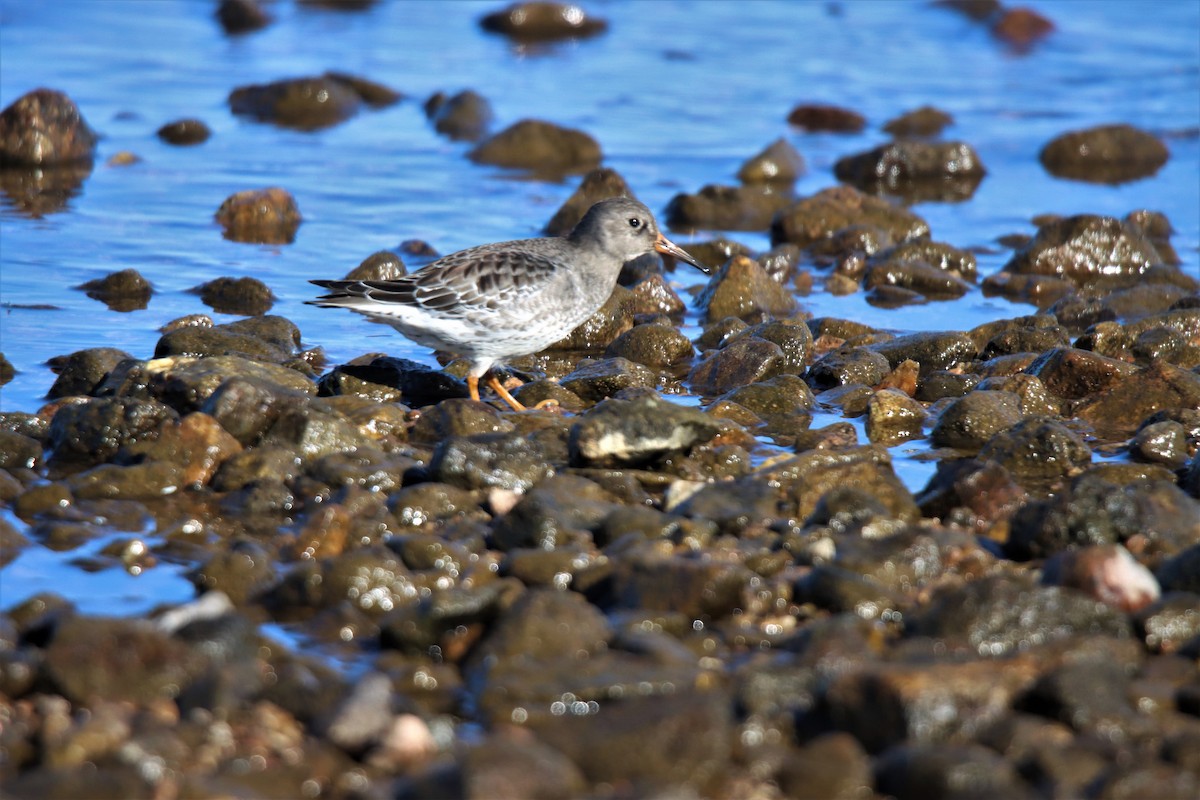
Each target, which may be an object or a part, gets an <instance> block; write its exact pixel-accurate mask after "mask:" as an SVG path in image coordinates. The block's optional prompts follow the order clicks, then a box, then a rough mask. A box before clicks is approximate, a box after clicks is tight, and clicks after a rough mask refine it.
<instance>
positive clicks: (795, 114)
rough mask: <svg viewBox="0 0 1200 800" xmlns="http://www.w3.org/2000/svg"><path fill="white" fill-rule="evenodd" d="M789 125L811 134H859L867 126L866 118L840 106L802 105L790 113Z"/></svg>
mask: <svg viewBox="0 0 1200 800" xmlns="http://www.w3.org/2000/svg"><path fill="white" fill-rule="evenodd" d="M787 121H788V124H789V125H794V126H796V127H797V128H803V129H804V130H806V131H809V132H816V131H831V132H833V133H858V132H859V131H861V130H862V129H863V128H865V127H866V126H867V120H866V117H864V116H863V115H862V114H859V113H858V112H857V111H851V110H850V109H848V108H842V107H840V106H831V105H821V104H818V103H802V104H800V105H798V106H796V107H795V108H793V109H792V110H791V112H789V113H788V118H787Z"/></svg>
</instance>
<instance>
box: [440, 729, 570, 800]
mask: <svg viewBox="0 0 1200 800" xmlns="http://www.w3.org/2000/svg"><path fill="white" fill-rule="evenodd" d="M519 734H524V731H519V732H516V733H512V734H506V733H504V732H503V731H498V732H497V733H496V734H495V735H492V736H488V737H487V738H486V739H484V740H483V741H481V742H478V743H477V744H476V745H475V746H473V747H472V748H471V749H470V750H468V751H467V752H466V753H465V754H464V756H463V764H462V770H463V776H462V780H463V782H464V784H465V786H464V791H462V792H461V793H459V792H453V794H455V795H456V796H459V797H465V798H480V800H482V798H486V797H491V798H496V799H497V800H500V798H504V799H505V800H521V798H530V797H543V796H546V797H582V796H584V795H586V794H587V781H586V779H585V778H584V776H583V773H582V772H580V771H579V767H577V766H576V765H575V764H574V762H572V761H571V760H570V759H569V758H567V757H566V756H565V755H563V753H562V752H561V751H560V750H558V749H556V748H555V747H553V746H551V745H549V744H547V743H544V742H542V741H540V740H538V739H536V738H533V737H530V736H527V735H519ZM438 795H443V796H446V795H445V794H444V793H442V792H437V791H434V792H432V793H430V792H425V793H424V794H423V795H421V796H425V797H434V796H438Z"/></svg>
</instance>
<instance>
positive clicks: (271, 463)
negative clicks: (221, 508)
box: [212, 445, 301, 492]
mask: <svg viewBox="0 0 1200 800" xmlns="http://www.w3.org/2000/svg"><path fill="white" fill-rule="evenodd" d="M300 467H301V463H300V457H299V455H297V454H296V453H294V452H292V451H291V450H289V449H287V448H285V447H281V446H278V445H267V446H262V447H255V448H253V449H250V450H243V451H242V452H240V453H234V454H233V455H231V456H230V457H229V458H227V459H225V460H224V461H223V462H222V463H221V466H220V468H219V469H218V470H217V472H216V473H215V474H214V475H213V478H212V488H213V489H214V490H216V491H218V492H235V491H237V490H239V489H242V488H245V487H246V486H249V485H251V484H253V483H260V482H264V481H269V480H277V481H290V480H292V479H294V478H295V477H296V476H297V475H299V474H300Z"/></svg>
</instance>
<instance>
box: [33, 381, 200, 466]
mask: <svg viewBox="0 0 1200 800" xmlns="http://www.w3.org/2000/svg"><path fill="white" fill-rule="evenodd" d="M178 419H179V415H178V414H177V413H176V412H175V411H174V410H172V409H171V408H169V407H167V406H165V405H163V404H162V403H159V402H157V401H154V400H139V399H135V398H132V397H103V398H91V399H89V400H87V401H85V402H82V403H74V404H71V405H64V406H62V407H61V408H59V409H58V411H57V412H56V413H55V414H54V419H52V420H51V422H50V431H49V437H48V441H47V447H48V449H50V450H52V451H53V453H52V455H51V461H53V462H54V463H56V464H62V465H72V464H74V465H81V466H86V465H94V464H101V463H103V462H105V461H109V460H111V459H112V458H113V457H114V456H115V455H116V454H117V452H118V451H119V450H120V449H121V448H122V447H124V446H126V445H130V444H133V443H136V442H144V441H150V440H153V439H156V438H158V435H159V433H160V432H161V430H162V428H163V426H164V425H166V424H167V423H169V422H174V421H176V420H178Z"/></svg>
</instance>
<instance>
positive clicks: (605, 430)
mask: <svg viewBox="0 0 1200 800" xmlns="http://www.w3.org/2000/svg"><path fill="white" fill-rule="evenodd" d="M720 431H721V427H720V425H719V424H718V423H717V422H716V420H714V419H712V418H711V417H709V416H708V415H707V414H705V413H703V412H701V411H699V410H697V409H694V408H687V407H684V406H678V405H675V404H674V403H670V402H667V401H666V400H663V399H661V398H659V397H658V396H657V395H649V396H643V397H639V398H637V399H635V400H611V399H610V400H605V401H604V402H602V403H600V404H599V405H597V406H595V407H594V408H593V409H591V410H590V411H588V412H587V413H586V414H584V415H583V416H582V417H581V418H580V419H579V420H578V421H577V422H576V423H575V424H574V425H572V426H571V434H570V440H569V445H570V450H571V460H572V462H573V463H575V464H579V465H598V466H610V467H611V466H641V465H644V464H651V463H654V462H655V461H657V460H658V459H660V458H662V457H663V456H665V455H666V454H668V453H673V452H685V453H686V452H687V451H688V450H690V449H691V448H692V447H695V446H696V445H698V444H701V443H703V442H706V441H709V440H710V439H712V438H713V437H714V436H716V435H717V434H718V433H719V432H720Z"/></svg>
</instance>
